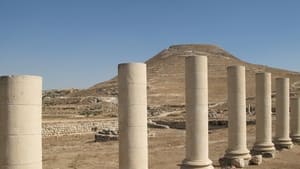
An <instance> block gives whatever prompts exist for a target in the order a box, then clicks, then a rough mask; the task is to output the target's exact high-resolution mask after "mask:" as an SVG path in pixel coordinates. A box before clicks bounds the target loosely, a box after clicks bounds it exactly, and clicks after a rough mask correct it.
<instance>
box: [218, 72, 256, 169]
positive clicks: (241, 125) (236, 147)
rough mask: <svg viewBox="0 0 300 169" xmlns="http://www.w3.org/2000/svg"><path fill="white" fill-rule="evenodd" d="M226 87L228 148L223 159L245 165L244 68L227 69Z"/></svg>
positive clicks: (246, 150)
mask: <svg viewBox="0 0 300 169" xmlns="http://www.w3.org/2000/svg"><path fill="white" fill-rule="evenodd" d="M227 87H228V111H229V112H228V148H227V150H226V153H225V156H224V158H225V159H228V160H229V161H230V160H234V159H239V160H240V162H243V164H239V165H241V166H243V165H244V164H245V165H247V163H248V160H250V158H251V156H250V154H249V150H248V149H247V134H246V133H247V129H246V125H247V124H246V91H245V90H246V84H245V67H244V66H229V67H228V68H227Z"/></svg>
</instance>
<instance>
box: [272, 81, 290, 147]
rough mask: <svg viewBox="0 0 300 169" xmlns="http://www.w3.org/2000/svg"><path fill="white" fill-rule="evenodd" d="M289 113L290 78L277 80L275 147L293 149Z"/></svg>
mask: <svg viewBox="0 0 300 169" xmlns="http://www.w3.org/2000/svg"><path fill="white" fill-rule="evenodd" d="M289 116H290V113H289V78H276V136H275V139H274V143H275V147H276V148H278V149H282V148H288V149H289V148H291V147H292V145H293V143H292V141H291V138H290V136H289V134H290V124H289V120H290V117H289Z"/></svg>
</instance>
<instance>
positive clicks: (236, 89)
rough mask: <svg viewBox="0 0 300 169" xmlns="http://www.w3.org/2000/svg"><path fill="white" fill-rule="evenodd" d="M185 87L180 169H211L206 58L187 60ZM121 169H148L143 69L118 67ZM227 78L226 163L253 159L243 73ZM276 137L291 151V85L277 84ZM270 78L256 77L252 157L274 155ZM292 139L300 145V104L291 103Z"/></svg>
mask: <svg viewBox="0 0 300 169" xmlns="http://www.w3.org/2000/svg"><path fill="white" fill-rule="evenodd" d="M185 65H186V66H185V78H186V80H185V82H186V89H185V93H186V113H187V117H186V152H185V159H184V160H183V161H182V164H181V165H180V167H181V169H213V166H212V162H211V160H210V159H209V157H208V156H209V152H208V149H209V148H208V147H209V146H208V142H209V141H208V77H207V57H206V56H190V57H187V58H186V60H185ZM118 70H119V76H118V83H119V127H120V141H119V151H120V156H119V167H120V168H122V169H147V168H148V150H147V147H148V143H147V125H146V124H147V122H146V120H147V109H146V108H147V82H146V79H147V78H146V65H145V64H143V63H128V64H120V65H119V68H118ZM227 76H228V84H227V85H228V108H229V109H228V110H229V115H228V116H229V117H228V121H229V126H228V148H227V150H226V152H225V155H224V158H225V159H227V160H229V161H230V160H234V159H241V160H245V161H248V160H250V158H251V155H250V151H249V150H248V149H247V136H246V133H247V130H246V112H245V110H246V92H245V89H246V87H245V67H244V66H230V67H228V68H227ZM276 91H277V95H276V111H277V116H276V118H277V120H276V136H275V139H274V142H275V146H276V147H278V148H290V147H291V145H292V142H291V139H290V137H289V135H290V132H289V82H288V79H287V78H278V79H276ZM271 92H272V91H271V74H270V73H257V74H256V119H257V122H256V123H257V130H256V142H255V144H254V146H253V149H252V152H253V153H254V154H262V155H264V156H266V157H267V155H271V157H272V156H273V155H274V151H275V147H274V144H273V142H272V112H271V108H272V99H271ZM291 100H292V101H291V109H292V116H293V118H292V121H291V125H292V130H291V137H292V138H293V140H295V141H299V140H300V123H299V122H300V117H299V116H300V98H292V99H291Z"/></svg>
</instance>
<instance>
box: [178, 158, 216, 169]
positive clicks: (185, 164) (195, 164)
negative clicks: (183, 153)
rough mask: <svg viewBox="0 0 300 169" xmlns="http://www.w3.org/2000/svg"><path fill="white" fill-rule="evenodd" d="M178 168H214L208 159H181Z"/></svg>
mask: <svg viewBox="0 0 300 169" xmlns="http://www.w3.org/2000/svg"><path fill="white" fill-rule="evenodd" d="M180 169H214V167H213V166H212V162H211V161H210V160H209V161H187V160H183V161H182V164H180Z"/></svg>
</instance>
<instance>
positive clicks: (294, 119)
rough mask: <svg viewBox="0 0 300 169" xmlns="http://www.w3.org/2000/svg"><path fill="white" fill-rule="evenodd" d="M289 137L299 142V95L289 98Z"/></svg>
mask: <svg viewBox="0 0 300 169" xmlns="http://www.w3.org/2000/svg"><path fill="white" fill-rule="evenodd" d="M291 138H292V140H293V141H294V142H295V143H300V96H298V97H295V98H292V99H291Z"/></svg>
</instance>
